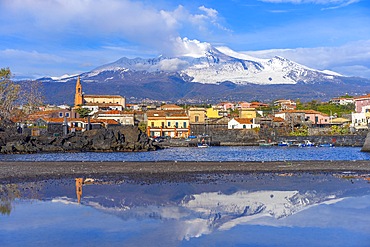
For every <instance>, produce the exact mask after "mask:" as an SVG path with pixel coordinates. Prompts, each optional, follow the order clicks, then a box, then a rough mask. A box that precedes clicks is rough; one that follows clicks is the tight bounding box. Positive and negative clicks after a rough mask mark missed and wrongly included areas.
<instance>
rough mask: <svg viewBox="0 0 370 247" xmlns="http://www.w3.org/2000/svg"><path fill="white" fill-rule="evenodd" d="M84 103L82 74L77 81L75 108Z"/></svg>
mask: <svg viewBox="0 0 370 247" xmlns="http://www.w3.org/2000/svg"><path fill="white" fill-rule="evenodd" d="M82 104H83V95H82V85H81V81H80V76H78V78H77V82H76V93H75V108H80V106H81V105H82Z"/></svg>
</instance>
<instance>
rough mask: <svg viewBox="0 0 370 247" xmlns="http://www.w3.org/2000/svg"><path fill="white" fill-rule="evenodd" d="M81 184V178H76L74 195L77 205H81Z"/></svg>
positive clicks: (82, 180)
mask: <svg viewBox="0 0 370 247" xmlns="http://www.w3.org/2000/svg"><path fill="white" fill-rule="evenodd" d="M83 182H84V179H83V178H76V195H77V202H78V203H81V197H82V184H83Z"/></svg>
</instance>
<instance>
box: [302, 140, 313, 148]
mask: <svg viewBox="0 0 370 247" xmlns="http://www.w3.org/2000/svg"><path fill="white" fill-rule="evenodd" d="M314 146H315V144H314V143H312V142H311V141H310V140H303V143H300V144H299V147H314Z"/></svg>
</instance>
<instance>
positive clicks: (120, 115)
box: [95, 110, 135, 125]
mask: <svg viewBox="0 0 370 247" xmlns="http://www.w3.org/2000/svg"><path fill="white" fill-rule="evenodd" d="M95 117H96V118H97V119H113V120H116V121H117V122H119V123H120V124H121V125H135V116H134V113H133V112H127V111H119V110H111V111H102V112H98V113H96V114H95Z"/></svg>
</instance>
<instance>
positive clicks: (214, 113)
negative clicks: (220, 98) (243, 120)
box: [206, 108, 222, 119]
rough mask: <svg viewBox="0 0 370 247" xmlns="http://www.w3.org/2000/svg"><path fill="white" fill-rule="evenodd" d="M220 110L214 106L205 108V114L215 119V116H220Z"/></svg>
mask: <svg viewBox="0 0 370 247" xmlns="http://www.w3.org/2000/svg"><path fill="white" fill-rule="evenodd" d="M219 112H220V110H219V109H216V108H207V111H206V115H207V118H208V119H217V118H222V116H220V113H219Z"/></svg>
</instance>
